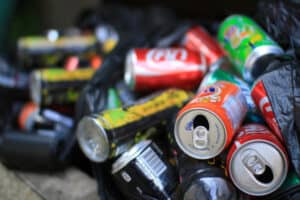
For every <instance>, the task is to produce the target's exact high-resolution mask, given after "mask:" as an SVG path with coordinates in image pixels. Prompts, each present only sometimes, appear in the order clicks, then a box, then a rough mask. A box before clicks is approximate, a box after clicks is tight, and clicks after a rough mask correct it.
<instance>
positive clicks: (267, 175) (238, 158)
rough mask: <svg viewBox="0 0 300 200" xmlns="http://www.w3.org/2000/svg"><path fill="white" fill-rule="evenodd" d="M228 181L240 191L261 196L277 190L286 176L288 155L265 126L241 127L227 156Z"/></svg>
mask: <svg viewBox="0 0 300 200" xmlns="http://www.w3.org/2000/svg"><path fill="white" fill-rule="evenodd" d="M227 169H228V173H229V175H230V178H231V180H232V181H233V183H234V184H235V186H236V187H237V188H239V189H240V190H241V191H243V192H245V193H247V194H249V195H253V196H263V195H267V194H270V193H272V192H274V191H275V190H277V189H278V188H279V187H280V186H281V185H282V183H283V182H284V180H285V178H286V176H287V173H288V156H287V153H286V150H285V148H284V146H283V145H282V144H281V142H280V140H279V139H278V138H277V137H276V136H275V135H274V134H273V133H271V132H270V131H269V130H268V129H267V128H266V127H265V126H262V125H259V124H248V125H245V126H243V127H242V128H241V129H240V130H239V133H238V135H237V137H236V139H235V140H234V142H233V145H232V146H231V148H230V150H229V153H228V156H227Z"/></svg>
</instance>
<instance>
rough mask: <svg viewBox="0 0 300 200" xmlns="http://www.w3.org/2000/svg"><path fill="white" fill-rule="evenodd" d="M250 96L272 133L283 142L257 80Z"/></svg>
mask: <svg viewBox="0 0 300 200" xmlns="http://www.w3.org/2000/svg"><path fill="white" fill-rule="evenodd" d="M251 96H252V99H253V101H254V103H255V104H256V107H257V108H258V109H259V111H260V112H261V114H262V115H263V118H264V119H265V121H266V122H267V124H268V126H269V127H270V128H271V130H272V131H273V133H275V134H276V136H277V137H278V138H279V139H280V140H281V141H284V140H283V136H282V133H281V131H280V128H279V125H278V123H277V121H276V118H275V115H274V112H273V109H272V105H271V103H270V100H269V97H268V95H267V92H266V89H265V86H264V83H263V81H262V80H258V81H257V82H255V84H254V85H253V88H252V91H251Z"/></svg>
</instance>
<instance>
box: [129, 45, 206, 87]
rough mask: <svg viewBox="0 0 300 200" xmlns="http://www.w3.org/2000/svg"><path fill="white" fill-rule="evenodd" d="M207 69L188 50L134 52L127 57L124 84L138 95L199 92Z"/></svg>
mask: <svg viewBox="0 0 300 200" xmlns="http://www.w3.org/2000/svg"><path fill="white" fill-rule="evenodd" d="M206 68H207V67H206V64H205V61H204V59H203V58H202V57H201V56H199V55H198V54H197V53H195V52H193V51H190V50H187V49H184V48H167V49H160V48H155V49H133V50H132V51H130V52H129V53H128V54H127V57H126V68H125V76H124V80H125V83H126V84H127V85H129V86H130V87H131V88H132V89H134V90H136V91H144V90H148V91H149V90H150V91H151V90H158V89H163V88H170V87H176V88H181V89H195V88H196V87H197V86H198V85H199V83H200V81H201V79H202V78H203V76H204V74H205V73H206Z"/></svg>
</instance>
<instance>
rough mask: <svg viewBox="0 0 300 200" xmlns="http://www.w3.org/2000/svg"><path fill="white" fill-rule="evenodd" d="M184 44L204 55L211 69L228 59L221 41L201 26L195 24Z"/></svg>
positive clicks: (187, 33) (185, 37)
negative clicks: (220, 43)
mask: <svg viewBox="0 0 300 200" xmlns="http://www.w3.org/2000/svg"><path fill="white" fill-rule="evenodd" d="M182 45H183V46H184V47H185V48H187V49H189V50H192V51H195V52H197V53H198V54H199V55H203V56H204V57H205V60H206V64H207V66H208V67H209V70H214V69H217V68H218V67H219V66H220V65H221V64H222V63H223V62H224V60H225V59H226V58H225V51H224V50H223V49H222V47H221V46H220V45H219V43H218V42H217V41H216V40H215V39H214V38H213V37H212V36H211V35H210V34H209V33H208V32H207V31H206V30H205V29H204V28H202V27H201V26H194V27H192V28H190V29H189V30H188V31H187V32H186V33H185V36H184V38H183V41H182Z"/></svg>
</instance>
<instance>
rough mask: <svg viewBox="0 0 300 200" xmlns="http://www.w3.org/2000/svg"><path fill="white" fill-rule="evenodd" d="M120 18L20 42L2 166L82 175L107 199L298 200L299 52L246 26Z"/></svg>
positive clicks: (6, 106) (140, 15)
mask: <svg viewBox="0 0 300 200" xmlns="http://www.w3.org/2000/svg"><path fill="white" fill-rule="evenodd" d="M108 10H111V8H110V9H108ZM114 10H115V11H120V17H119V18H117V19H116V18H113V17H112V16H113V15H112V14H109V13H108V12H107V13H106V12H105V9H103V13H101V14H100V15H99V16H100V17H99V16H98V18H97V20H91V18H93V16H90V18H89V17H87V18H85V19H82V21H81V22H80V23H79V25H78V29H75V30H68V31H64V32H60V31H57V30H49V31H48V32H47V34H46V36H34V37H24V38H20V39H19V41H18V44H17V46H18V59H19V60H18V64H19V65H20V66H21V68H18V69H16V68H12V67H11V66H9V65H8V64H7V63H6V62H5V61H4V60H2V61H1V63H0V65H1V71H2V73H1V93H2V94H3V95H2V96H3V98H4V99H3V100H2V102H4V103H2V106H3V113H2V114H1V115H2V116H3V117H1V121H0V123H1V129H2V135H1V140H0V141H1V143H0V154H1V159H2V162H3V163H5V164H6V165H7V166H9V167H11V168H18V169H23V170H27V169H30V170H53V169H56V170H57V169H62V168H64V167H65V166H68V165H71V164H74V165H78V167H80V168H81V169H82V170H85V171H86V172H87V173H90V174H91V175H93V177H94V178H95V179H96V180H97V183H98V190H99V197H100V199H124V198H126V199H130V200H131V199H147V200H154V199H186V200H188V199H189V200H198V199H228V200H229V199H232V200H233V199H291V198H294V199H297V195H299V194H300V189H299V183H300V179H299V178H298V176H299V175H300V142H299V140H298V135H299V133H300V132H299V131H300V129H299V128H300V127H299V126H300V121H299V120H300V100H299V96H300V68H299V63H298V60H297V55H296V53H295V52H294V53H295V54H293V53H291V52H290V51H286V50H287V48H290V46H284V47H282V46H281V45H280V41H276V40H274V39H272V37H271V36H270V35H268V33H267V32H266V30H264V29H263V28H262V26H260V25H258V24H257V22H256V21H255V20H254V19H252V18H250V17H247V16H243V15H231V16H228V17H227V18H226V19H223V20H222V21H220V22H219V23H218V22H216V23H214V24H212V23H198V22H197V21H196V20H195V21H190V20H189V21H187V20H185V21H184V20H179V19H177V18H176V17H175V15H173V13H170V12H169V11H168V10H164V9H161V8H156V7H155V8H149V9H144V10H143V11H141V10H138V9H137V10H126V8H123V7H115V8H114ZM124 10H126V11H124ZM93 19H94V18H93ZM95 21H96V23H95ZM127 21H128V22H131V23H126V22H127ZM123 22H124V23H123ZM262 24H263V23H262ZM276 39H278V38H276ZM285 42H286V41H285ZM294 48H296V47H295V46H294ZM2 80H3V81H2ZM2 82H3V83H2Z"/></svg>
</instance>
